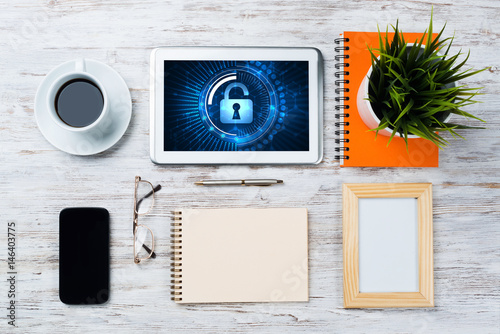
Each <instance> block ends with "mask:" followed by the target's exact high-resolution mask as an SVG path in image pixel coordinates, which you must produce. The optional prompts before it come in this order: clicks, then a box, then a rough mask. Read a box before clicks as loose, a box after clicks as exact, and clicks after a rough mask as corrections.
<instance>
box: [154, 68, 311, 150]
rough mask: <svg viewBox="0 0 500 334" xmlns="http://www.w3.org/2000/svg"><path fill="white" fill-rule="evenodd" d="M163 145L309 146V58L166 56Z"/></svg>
mask: <svg viewBox="0 0 500 334" xmlns="http://www.w3.org/2000/svg"><path fill="white" fill-rule="evenodd" d="M163 87H164V125H163V127H164V142H163V149H164V151H309V150H310V147H309V145H310V143H309V68H308V62H307V61H220V60H217V61H210V60H204V61H192V60H189V61H186V60H184V61H175V60H166V61H164V85H163Z"/></svg>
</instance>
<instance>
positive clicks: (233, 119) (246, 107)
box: [220, 82, 253, 124]
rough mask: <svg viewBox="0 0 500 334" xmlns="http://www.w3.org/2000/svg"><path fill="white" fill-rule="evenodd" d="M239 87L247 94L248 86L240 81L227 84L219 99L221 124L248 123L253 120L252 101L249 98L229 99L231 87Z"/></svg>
mask: <svg viewBox="0 0 500 334" xmlns="http://www.w3.org/2000/svg"><path fill="white" fill-rule="evenodd" d="M235 87H239V88H241V89H242V90H243V95H245V96H248V95H249V93H248V88H247V86H245V85H244V84H242V83H240V82H233V83H232V84H229V85H228V86H227V88H226V90H225V91H224V99H223V100H222V101H220V122H221V123H223V124H250V123H252V122H253V101H252V100H249V99H230V98H229V92H230V91H231V89H233V88H235Z"/></svg>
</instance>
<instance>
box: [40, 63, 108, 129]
mask: <svg viewBox="0 0 500 334" xmlns="http://www.w3.org/2000/svg"><path fill="white" fill-rule="evenodd" d="M77 79H82V80H88V81H90V82H91V83H93V84H94V85H95V86H97V88H98V89H99V90H100V92H101V94H102V98H103V107H102V111H101V113H100V115H99V117H98V118H97V119H96V120H95V121H94V122H93V123H91V124H89V125H87V126H82V127H76V126H71V125H68V124H66V123H65V122H64V121H63V120H62V119H61V118H60V117H59V115H58V113H57V110H56V103H57V101H56V99H57V94H58V92H59V90H60V89H61V88H62V87H63V86H64V85H65V84H66V83H68V82H69V81H72V80H77ZM47 110H48V111H49V114H50V116H51V117H52V119H53V120H54V122H55V123H56V124H57V125H59V126H60V127H61V128H63V129H65V130H68V131H72V132H80V133H85V132H89V131H91V130H93V129H95V128H97V127H98V126H99V125H100V124H105V123H109V117H110V110H109V101H108V95H107V93H106V89H105V88H104V86H103V84H102V83H101V81H100V80H99V79H97V78H96V77H95V76H93V75H92V74H90V73H89V72H87V71H86V66H85V59H78V60H76V63H75V70H74V71H73V72H69V73H65V74H63V75H61V76H60V77H59V78H57V79H56V80H55V81H54V82H53V83H52V85H51V86H50V88H49V91H48V94H47Z"/></svg>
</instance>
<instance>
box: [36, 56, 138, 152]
mask: <svg viewBox="0 0 500 334" xmlns="http://www.w3.org/2000/svg"><path fill="white" fill-rule="evenodd" d="M85 66H86V71H87V72H89V73H90V74H92V75H94V76H95V77H96V78H97V79H98V80H99V81H101V83H102V85H103V86H104V87H105V88H106V93H107V94H108V98H109V103H110V114H111V120H112V122H111V126H109V127H106V129H105V130H104V131H103V130H102V129H95V130H93V131H92V132H89V133H85V134H82V133H78V132H72V131H68V130H65V129H63V128H61V127H60V126H59V125H57V124H56V123H55V122H54V120H53V119H52V117H51V116H50V115H49V113H48V110H47V102H46V99H47V93H48V90H49V87H50V85H51V84H52V83H53V82H54V81H55V80H56V79H57V78H59V77H60V76H61V75H63V74H64V73H66V72H72V71H74V70H75V60H72V61H68V62H66V63H64V64H61V65H59V66H57V67H56V68H54V69H53V70H52V71H51V72H50V73H49V74H47V76H46V77H45V78H44V79H43V81H42V83H41V84H40V86H39V87H38V91H37V92H36V97H35V117H36V122H37V124H38V128H39V129H40V131H41V132H42V134H43V136H44V137H45V138H46V139H47V140H48V141H49V142H50V143H51V144H52V145H54V146H55V147H57V148H58V149H60V150H61V151H64V152H67V153H70V154H74V155H92V154H97V153H100V152H102V151H105V150H107V149H109V148H110V147H111V146H113V145H114V144H116V143H117V142H118V141H119V140H120V138H121V137H122V136H123V134H124V133H125V131H126V130H127V127H128V125H129V123H130V118H131V117H132V100H131V98H130V92H129V90H128V87H127V84H126V83H125V81H124V80H123V78H122V77H121V76H120V75H119V74H118V73H117V72H116V71H115V70H114V69H112V68H111V67H109V66H108V65H106V64H103V63H101V62H98V61H96V60H92V59H85Z"/></svg>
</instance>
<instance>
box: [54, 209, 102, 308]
mask: <svg viewBox="0 0 500 334" xmlns="http://www.w3.org/2000/svg"><path fill="white" fill-rule="evenodd" d="M59 299H60V300H61V301H62V302H63V303H65V304H71V305H95V304H103V303H105V302H107V301H108V299H109V212H108V210H106V209H104V208H66V209H64V210H62V211H61V213H60V214H59Z"/></svg>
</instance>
